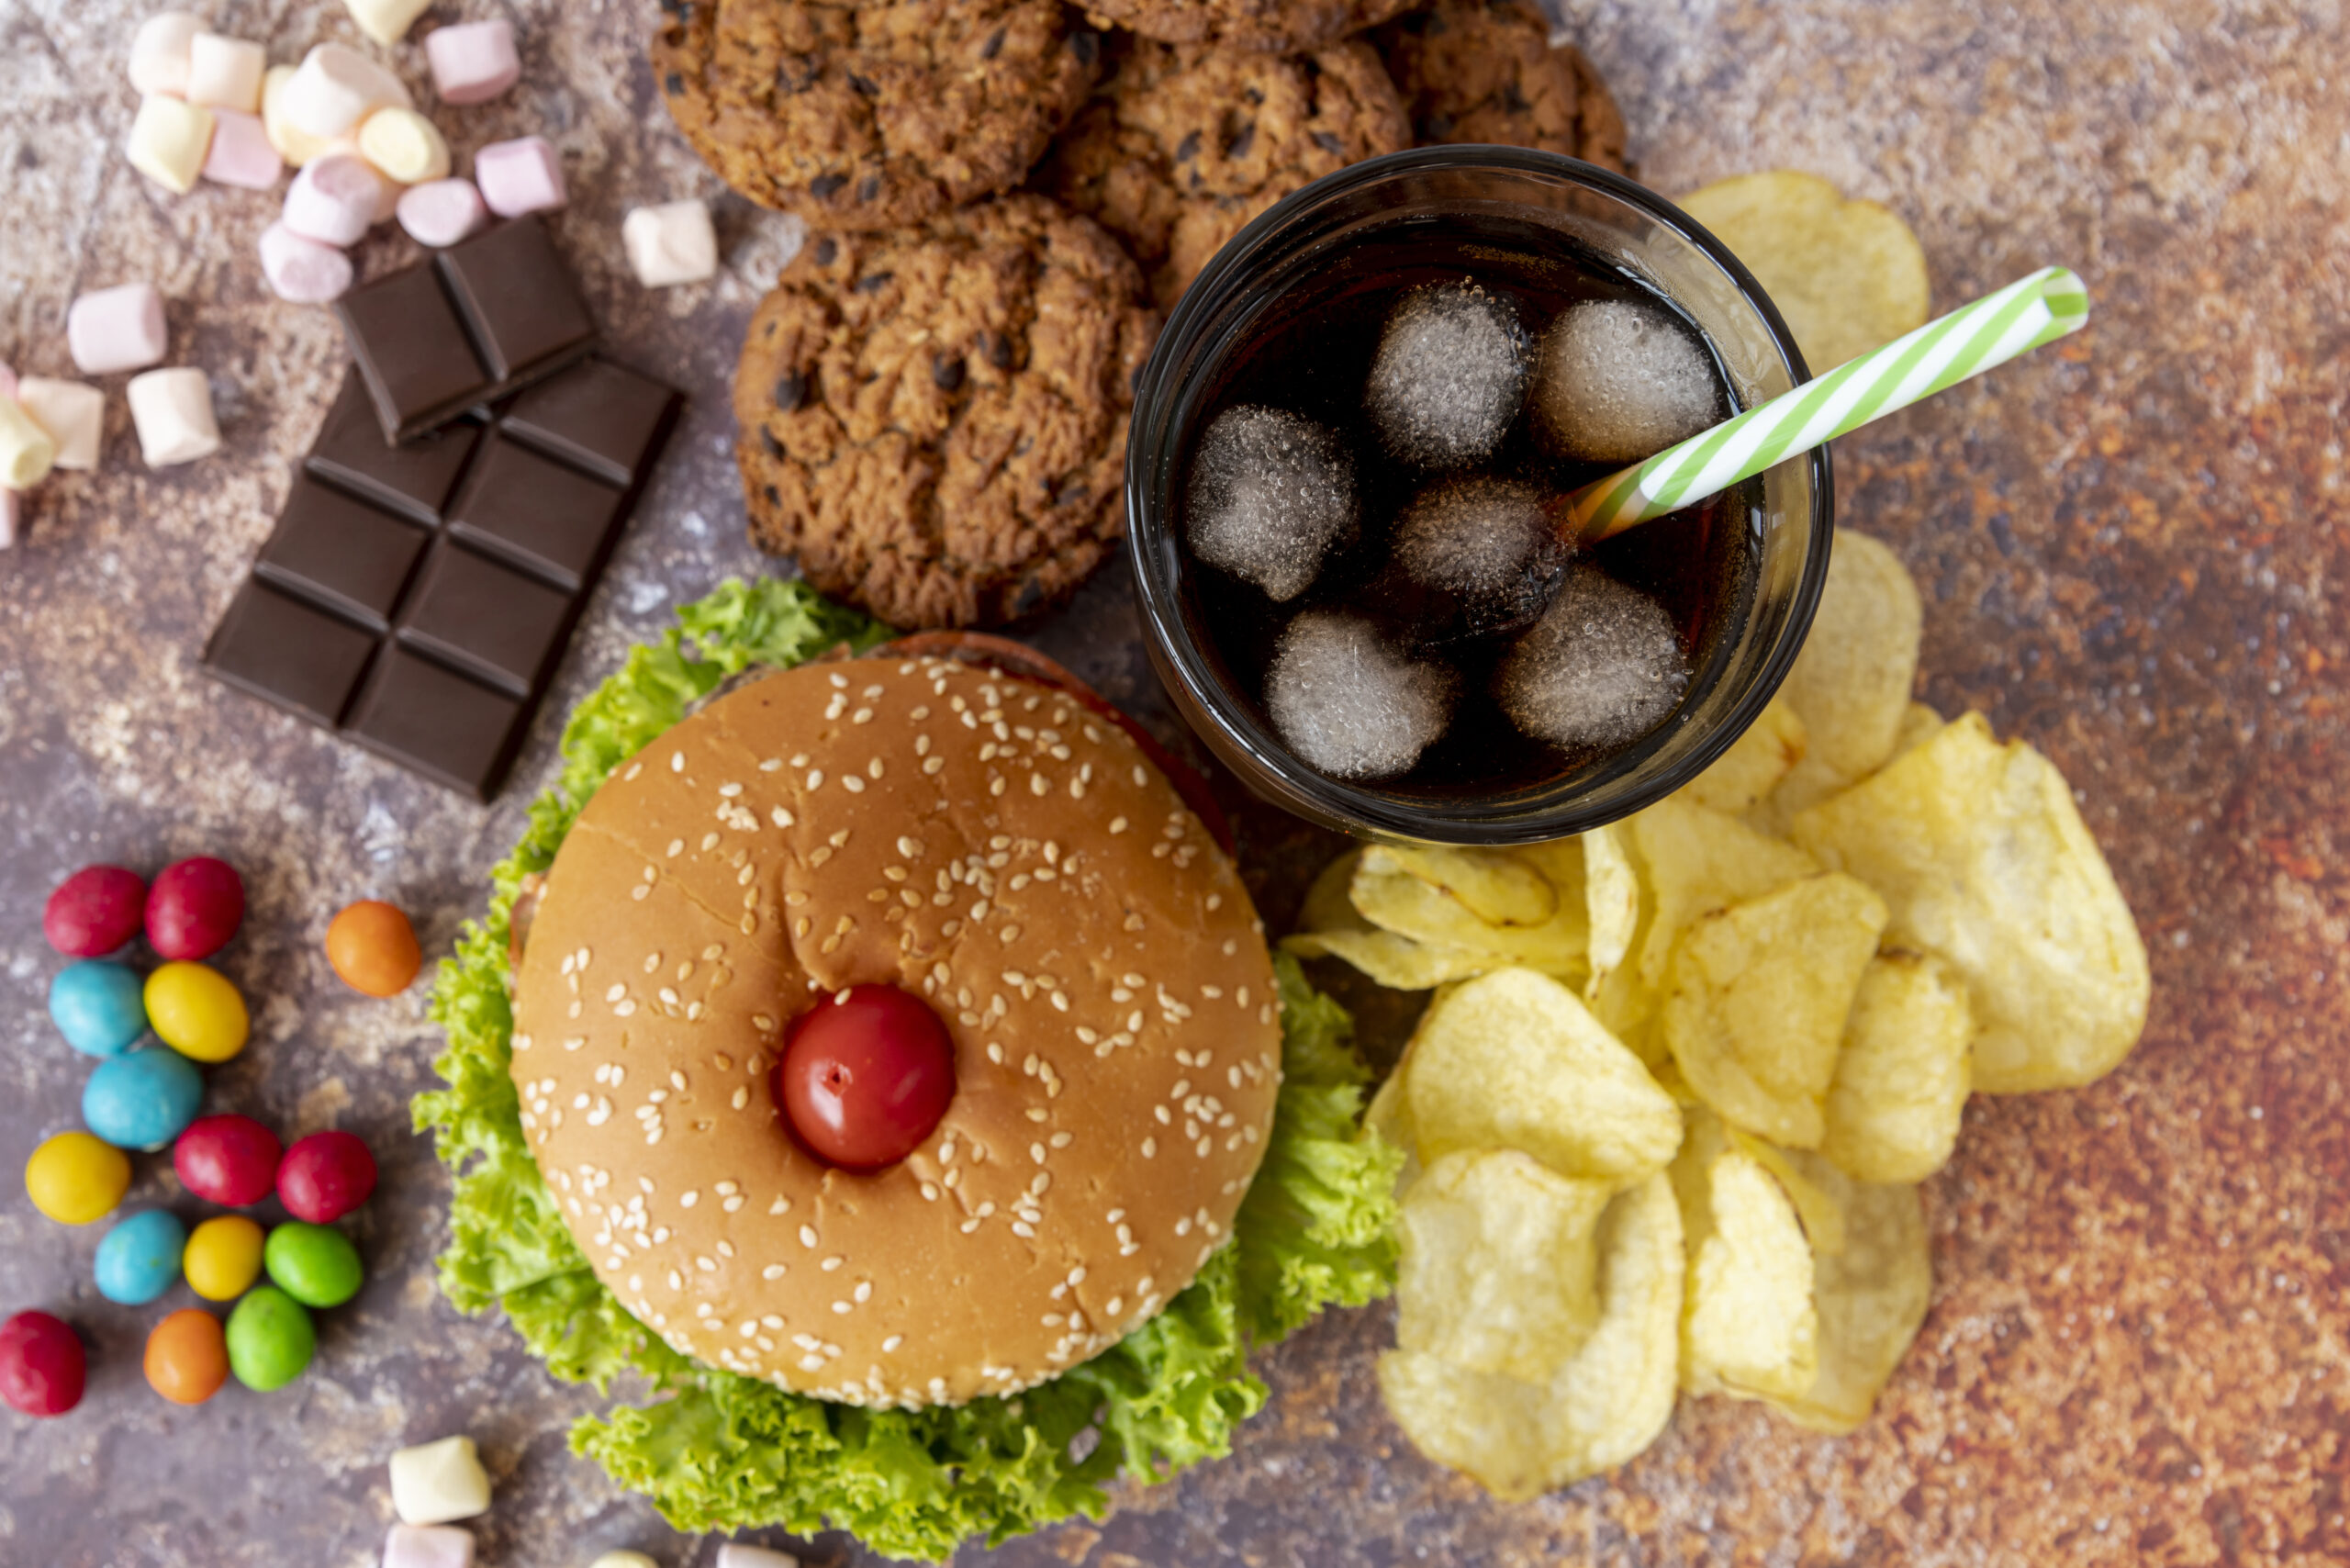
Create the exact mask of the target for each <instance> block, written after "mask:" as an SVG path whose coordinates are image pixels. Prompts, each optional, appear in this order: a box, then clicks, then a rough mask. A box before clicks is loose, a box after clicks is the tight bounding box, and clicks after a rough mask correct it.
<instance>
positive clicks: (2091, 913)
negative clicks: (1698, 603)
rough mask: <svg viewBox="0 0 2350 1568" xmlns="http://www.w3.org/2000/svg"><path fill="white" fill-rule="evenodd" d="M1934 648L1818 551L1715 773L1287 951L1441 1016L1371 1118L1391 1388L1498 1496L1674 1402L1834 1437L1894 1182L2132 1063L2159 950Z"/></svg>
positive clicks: (1640, 1437) (1360, 877)
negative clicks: (1932, 705) (2024, 1104)
mask: <svg viewBox="0 0 2350 1568" xmlns="http://www.w3.org/2000/svg"><path fill="white" fill-rule="evenodd" d="M1919 622H1920V612H1919V599H1918V593H1917V588H1916V587H1915V585H1914V584H1913V583H1912V582H1911V581H1910V579H1909V577H1908V573H1907V572H1906V571H1904V570H1903V568H1902V566H1901V565H1900V563H1899V562H1898V561H1897V559H1895V557H1894V556H1893V554H1892V553H1891V552H1890V551H1888V550H1886V548H1885V546H1884V545H1882V544H1880V543H1876V542H1875V541H1874V540H1871V539H1868V538H1864V537H1863V536H1860V535H1857V534H1851V533H1840V534H1839V535H1838V536H1837V543H1836V548H1835V553H1834V557H1833V561H1832V564H1831V566H1830V571H1829V577H1828V585H1827V590H1826V593H1825V596H1824V597H1823V599H1822V600H1821V603H1820V607H1819V612H1818V619H1817V621H1816V622H1815V624H1814V626H1813V629H1812V632H1811V635H1810V639H1809V641H1808V642H1807V644H1806V645H1805V648H1804V652H1803V655H1802V656H1801V658H1800V659H1799V660H1798V661H1797V663H1796V667H1795V669H1794V671H1793V673H1792V674H1791V675H1790V676H1789V677H1788V678H1787V680H1786V682H1785V686H1784V687H1783V688H1782V689H1781V692H1780V694H1779V697H1778V698H1777V700H1774V702H1773V703H1772V704H1771V706H1770V708H1769V709H1768V710H1767V711H1765V713H1764V714H1763V715H1762V718H1761V720H1760V721H1758V722H1756V723H1755V724H1754V725H1753V727H1752V728H1751V729H1750V730H1749V731H1748V732H1747V733H1746V734H1745V735H1744V736H1742V737H1741V738H1740V741H1739V742H1738V744H1737V745H1734V746H1733V747H1732V748H1731V749H1730V750H1729V753H1728V754H1726V755H1725V756H1723V757H1722V758H1721V759H1720V761H1718V763H1716V764H1715V766H1714V767H1712V768H1710V769H1708V770H1707V772H1706V774H1705V775H1704V776H1703V777H1701V778H1698V779H1696V780H1695V782H1693V783H1691V784H1690V785H1689V786H1688V787H1687V788H1685V789H1684V790H1681V791H1680V792H1679V793H1678V794H1676V795H1674V796H1673V797H1671V798H1670V799H1667V800H1665V801H1661V802H1659V803H1658V804H1657V805H1655V806H1652V807H1651V808H1650V809H1649V810H1647V811H1645V812H1640V813H1639V814H1638V815H1636V816H1633V817H1630V818H1628V819H1626V820H1625V821H1623V822H1620V823H1614V824H1613V825H1611V826H1608V827H1606V828H1602V829H1599V830H1596V831H1595V832H1592V833H1589V834H1583V836H1582V837H1580V838H1577V839H1572V840H1567V841H1564V842H1561V843H1557V844H1547V845H1539V846H1531V847H1527V848H1524V849H1517V850H1508V851H1504V850H1460V849H1433V848H1402V847H1389V846H1372V847H1369V848H1364V849H1360V850H1358V851H1356V852H1355V853H1353V854H1350V855H1348V856H1347V857H1344V858H1343V859H1341V860H1339V861H1338V862H1337V864H1335V865H1333V866H1332V867H1331V868H1329V869H1328V870H1327V871H1326V872H1325V873H1324V875H1323V876H1322V877H1321V879H1319V880H1318V881H1317V882H1316V884H1315V889H1314V890H1313V892H1312V894H1311V895H1310V896H1309V898H1308V901H1307V904H1306V910H1305V916H1304V926H1305V929H1304V931H1302V932H1301V933H1300V934H1299V935H1294V936H1292V937H1291V938H1289V939H1288V941H1287V942H1286V943H1285V944H1284V945H1285V946H1288V947H1289V948H1290V949H1291V950H1292V951H1294V952H1296V953H1299V954H1301V955H1304V956H1307V957H1316V956H1329V957H1335V958H1342V959H1345V960H1346V961H1348V962H1349V963H1351V964H1353V965H1355V966H1356V967H1357V968H1359V969H1362V970H1363V971H1364V972H1365V973H1367V974H1368V975H1370V976H1371V978H1372V979H1374V980H1378V981H1380V982H1382V983H1383V984H1386V985H1390V986H1395V987H1400V988H1404V989H1412V990H1419V989H1427V988H1431V987H1433V988H1437V995H1436V996H1435V997H1434V999H1433V1000H1432V1001H1431V1002H1430V1003H1429V1005H1428V1008H1427V1013H1426V1014H1424V1015H1423V1017H1422V1019H1421V1022H1420V1025H1419V1027H1418V1029H1417V1031H1416V1033H1415V1034H1414V1036H1413V1037H1412V1041H1411V1044H1410V1046H1409V1047H1408V1048H1407V1049H1406V1051H1405V1053H1404V1058H1403V1060H1402V1061H1401V1063H1400V1064H1399V1065H1398V1066H1397V1069H1396V1070H1395V1072H1394V1074H1393V1077H1391V1078H1390V1079H1389V1081H1388V1082H1387V1083H1386V1085H1385V1086H1384V1087H1383V1088H1382V1090H1381V1092H1380V1093H1379V1096H1378V1098H1377V1099H1376V1100H1375V1101H1374V1102H1373V1103H1372V1106H1371V1113H1370V1116H1369V1118H1368V1119H1369V1123H1370V1132H1369V1134H1368V1135H1367V1136H1376V1137H1385V1138H1387V1139H1389V1140H1391V1141H1393V1142H1394V1143H1397V1144H1399V1145H1401V1146H1403V1147H1404V1148H1405V1149H1406V1150H1408V1151H1409V1153H1410V1155H1411V1156H1412V1159H1411V1160H1410V1161H1409V1162H1408V1163H1407V1165H1406V1169H1405V1177H1404V1181H1405V1188H1404V1193H1403V1219H1402V1226H1403V1267H1402V1272H1401V1275H1400V1277H1399V1280H1398V1283H1397V1289H1396V1297H1397V1303H1398V1308H1399V1314H1398V1321H1397V1329H1396V1339H1397V1349H1396V1350H1394V1351H1393V1353H1392V1354H1390V1355H1389V1356H1387V1357H1386V1358H1384V1359H1383V1361H1382V1364H1381V1367H1380V1378H1381V1383H1382V1388H1383V1389H1384V1391H1385V1394H1386V1396H1387V1401H1388V1405H1389V1406H1390V1408H1391V1409H1392V1410H1393V1412H1394V1414H1395V1417H1396V1419H1397V1420H1398V1421H1399V1422H1400V1423H1401V1424H1402V1425H1403V1427H1404V1429H1405V1430H1406V1431H1407V1432H1409V1433H1410V1434H1411V1436H1412V1438H1413V1439H1414V1441H1416V1442H1417V1443H1418V1444H1419V1445H1420V1447H1421V1448H1422V1449H1423V1450H1425V1451H1426V1452H1427V1453H1428V1454H1429V1455H1430V1456H1431V1457H1432V1458H1434V1459H1436V1460H1438V1461H1439V1462H1443V1463H1446V1464H1449V1465H1452V1466H1454V1467H1456V1468H1459V1469H1460V1470H1463V1471H1466V1472H1468V1473H1470V1474H1472V1475H1473V1476H1475V1477H1476V1478H1477V1479H1479V1480H1480V1481H1482V1482H1483V1483H1484V1484H1485V1485H1487V1486H1488V1487H1490V1488H1492V1489H1493V1490H1494V1492H1496V1493H1498V1494H1500V1495H1504V1496H1511V1497H1523V1496H1530V1495H1535V1494H1537V1493H1539V1492H1542V1491H1546V1490H1549V1489H1550V1488H1552V1487H1557V1486H1562V1485H1565V1484H1570V1483H1572V1482H1573V1481H1576V1480H1578V1479H1580V1478H1582V1477H1583V1476H1585V1475H1588V1474H1591V1473H1594V1472H1595V1471H1598V1470H1601V1469H1605V1468H1606V1467H1608V1466H1610V1465H1614V1464H1617V1463H1619V1462H1622V1461H1624V1460H1626V1459H1628V1458H1629V1457H1630V1456H1631V1455H1633V1454H1635V1453H1637V1452H1639V1450H1641V1449H1642V1448H1644V1447H1646V1446H1647V1444H1648V1443H1649V1442H1650V1441H1651V1440H1652V1439H1654V1438H1655V1436H1656V1434H1657V1433H1658V1432H1659V1431H1660V1430H1662V1428H1663V1426H1664V1423H1665V1421H1666V1420H1667V1419H1668V1418H1669V1417H1670V1416H1671V1414H1672V1411H1673V1398H1674V1395H1675V1393H1676V1391H1677V1390H1684V1389H1685V1390H1687V1391H1689V1392H1690V1393H1693V1394H1730V1395H1734V1396H1737V1397H1740V1398H1749V1399H1760V1400H1764V1401H1767V1402H1769V1403H1770V1404H1772V1405H1774V1406H1777V1407H1778V1408H1779V1409H1781V1410H1783V1411H1785V1413H1786V1414H1787V1415H1788V1416H1789V1417H1792V1418H1793V1419H1794V1420H1796V1422H1797V1423H1799V1424H1801V1425H1803V1426H1806V1427H1809V1428H1815V1429H1818V1430H1824V1431H1847V1430H1850V1429H1851V1428H1853V1427H1856V1426H1858V1425H1859V1424H1860V1423H1861V1422H1862V1421H1863V1420H1864V1419H1866V1418H1867V1417H1868V1414H1869V1411H1870V1408H1871V1406H1872V1405H1873V1403H1874V1399H1875V1397H1876V1393H1877V1390H1878V1389H1880V1388H1882V1387H1883V1386H1884V1384H1885V1383H1886V1380H1887V1379H1888V1378H1889V1377H1890V1376H1891V1375H1892V1373H1893V1369H1894V1367H1895V1366H1896V1364H1897V1362H1898V1361H1900V1359H1901V1356H1902V1353H1903V1351H1904V1350H1907V1348H1908V1344H1909V1340H1910V1338H1911V1337H1912V1336H1913V1335H1914V1334H1915V1333H1916V1331H1917V1327H1918V1325H1919V1321H1920V1320H1921V1319H1922V1318H1923V1316H1925V1311H1926V1305H1927V1299H1928V1296H1929V1294H1930V1286H1931V1279H1930V1270H1929V1264H1928V1257H1927V1238H1926V1229H1925V1222H1924V1217H1923V1215H1922V1213H1921V1211H1920V1208H1919V1199H1918V1192H1917V1187H1916V1183H1917V1182H1920V1181H1922V1180H1923V1179H1925V1178H1926V1177H1928V1176H1930V1175H1931V1174H1932V1173H1933V1172H1934V1171H1935V1170H1939V1169H1941V1167H1942V1163H1943V1162H1944V1161H1945V1160H1946V1159H1949V1158H1950V1153H1951V1148H1952V1146H1953V1143H1954V1142H1955V1140H1956V1138H1957V1137H1958V1129H1959V1118H1960V1114H1961V1112H1962V1111H1963V1109H1964V1105H1965V1103H1966V1097H1967V1095H1968V1093H1969V1092H1972V1091H1975V1090H1981V1091H1984V1092H1989V1093H2016V1092H2024V1091H2029V1090H2035V1089H2054V1088H2062V1087H2066V1086H2069V1085H2075V1084H2082V1083H2087V1082H2089V1081H2092V1080H2094V1079H2096V1078H2098V1077H2099V1076H2100V1075H2102V1074H2103V1073H2105V1072H2107V1071H2109V1070H2110V1069H2111V1068H2112V1067H2113V1066H2114V1064H2115V1063H2117V1062H2119V1061H2120V1060H2121V1058H2122V1057H2123V1056H2124V1055H2126V1054H2127V1053H2128V1051H2129V1050H2130V1047H2132V1045H2133V1044H2134V1043H2135V1042H2136V1040H2137V1037H2138V1033H2139V1030H2140V1028H2141V1027H2142V1025H2143V1023H2144V1020H2145V1013H2146V1002H2147V990H2148V977H2147V968H2146V955H2145V948H2144V946H2143V944H2142V943H2141V942H2140V940H2139V936H2138V932H2137V927H2136V925H2135V924H2133V923H2132V920H2131V917H2130V912H2129V910H2128V908H2127V907H2126V906H2125V905H2124V904H2123V902H2122V900H2121V891H2120V890H2119V889H2118V888H2116V887H2115V885H2114V881H2113V877H2112V874H2111V872H2110V871H2109V870H2108V868H2107V867H2106V864H2105V859H2104V857H2103V856H2102V855H2101V854H2100V853H2099V852H2098V846H2097V844H2096V841H2095V840H2094V839H2092V838H2091V837H2090V836H2089V833H2088V830H2087V827H2086V826H2084V825H2083V823H2082V822H2081V818H2080V813H2079V812H2077V811H2076V809H2075V807H2074V803H2073V795H2072V791H2071V790H2068V789H2067V788H2066V787H2065V781H2064V779H2063V778H2061V777H2060V776H2059V775H2058V774H2057V772H2056V770H2055V768H2054V767H2052V766H2051V765H2050V764H2049V762H2048V760H2047V759H2046V758H2045V757H2043V756H2041V755H2040V754H2039V753H2037V752H2035V751H2033V750H2032V749H2031V748H2030V747H2029V746H2026V745H2021V744H2020V743H2014V744H2009V745H2005V746H2002V745H1999V744H1998V743H1997V741H1995V740H1994V739H1993V738H1992V736H1991V732H1990V728H1989V726H1988V725H1987V724H1986V722H1984V720H1983V718H1982V717H1981V716H1980V715H1979V714H1969V715H1967V716H1966V717H1964V718H1962V719H1959V720H1957V721H1955V722H1950V723H1945V722H1943V721H1942V719H1941V718H1940V717H1938V716H1937V715H1935V714H1934V713H1933V712H1932V711H1930V710H1929V709H1926V708H1923V707H1919V706H1918V705H1915V704H1912V703H1911V702H1910V701H1909V691H1910V687H1911V683H1912V679H1913V678H1914V676H1915V674H1916V670H1917V662H1918V642H1919Z"/></svg>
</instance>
